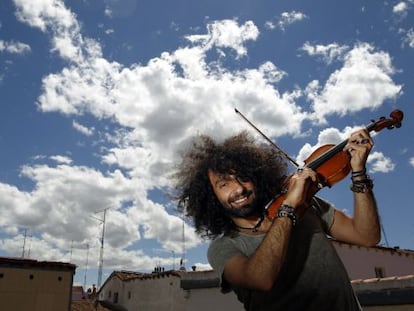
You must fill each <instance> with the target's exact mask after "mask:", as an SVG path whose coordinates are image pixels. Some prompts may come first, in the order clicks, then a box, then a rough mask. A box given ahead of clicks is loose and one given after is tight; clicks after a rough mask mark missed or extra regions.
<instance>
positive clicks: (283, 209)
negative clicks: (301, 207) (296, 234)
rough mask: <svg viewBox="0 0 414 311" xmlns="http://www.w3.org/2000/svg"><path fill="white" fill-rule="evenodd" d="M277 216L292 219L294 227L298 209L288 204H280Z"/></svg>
mask: <svg viewBox="0 0 414 311" xmlns="http://www.w3.org/2000/svg"><path fill="white" fill-rule="evenodd" d="M277 217H287V218H289V219H290V220H291V221H292V226H293V227H294V226H295V225H296V218H297V217H296V210H295V209H294V208H293V207H291V206H289V205H287V204H282V205H280V207H279V209H278V210H277Z"/></svg>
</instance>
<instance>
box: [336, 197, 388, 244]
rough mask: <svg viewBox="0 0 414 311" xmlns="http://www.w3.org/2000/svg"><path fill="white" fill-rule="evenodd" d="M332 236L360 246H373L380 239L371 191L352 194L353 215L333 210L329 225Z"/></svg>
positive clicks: (377, 217) (376, 213)
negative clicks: (330, 224) (332, 217)
mask: <svg viewBox="0 0 414 311" xmlns="http://www.w3.org/2000/svg"><path fill="white" fill-rule="evenodd" d="M331 234H332V236H333V237H334V238H336V239H338V240H340V241H344V242H348V243H352V244H357V245H361V246H368V247H369V246H374V245H376V244H378V243H379V241H380V240H381V231H380V221H379V216H378V211H377V204H376V201H375V197H374V194H373V193H372V191H367V192H365V193H355V194H354V215H353V217H349V216H347V215H346V214H345V213H343V212H342V211H339V210H335V216H334V222H333V224H332V227H331Z"/></svg>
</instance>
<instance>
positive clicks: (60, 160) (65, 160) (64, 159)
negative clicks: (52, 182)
mask: <svg viewBox="0 0 414 311" xmlns="http://www.w3.org/2000/svg"><path fill="white" fill-rule="evenodd" d="M50 158H51V159H52V160H54V161H56V162H57V163H60V164H68V165H69V164H71V163H72V159H71V158H69V157H66V156H61V155H55V156H51V157H50Z"/></svg>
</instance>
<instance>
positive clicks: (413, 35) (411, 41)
mask: <svg viewBox="0 0 414 311" xmlns="http://www.w3.org/2000/svg"><path fill="white" fill-rule="evenodd" d="M403 41H404V43H407V44H408V46H409V47H410V48H414V30H413V29H412V28H411V29H409V30H408V31H407V32H405V37H404V38H403Z"/></svg>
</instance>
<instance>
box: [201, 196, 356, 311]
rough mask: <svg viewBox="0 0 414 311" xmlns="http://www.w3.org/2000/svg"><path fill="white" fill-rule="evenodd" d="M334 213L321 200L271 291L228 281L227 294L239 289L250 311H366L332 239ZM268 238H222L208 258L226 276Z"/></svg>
mask: <svg viewBox="0 0 414 311" xmlns="http://www.w3.org/2000/svg"><path fill="white" fill-rule="evenodd" d="M334 213H335V209H334V207H333V206H332V205H331V204H329V203H327V202H326V201H323V200H321V199H319V198H315V200H314V206H313V208H310V209H309V210H308V211H307V212H306V214H305V215H304V217H303V218H302V219H301V220H300V221H299V222H298V223H297V224H296V226H295V228H294V229H293V231H292V234H291V238H290V241H289V247H288V251H287V254H286V259H285V263H284V264H283V266H282V268H281V270H280V274H279V276H278V278H277V281H276V282H275V285H274V286H273V288H272V289H271V290H270V291H267V292H264V291H258V290H249V289H245V288H239V287H234V286H233V287H232V286H231V285H230V284H229V283H227V282H226V280H225V279H222V288H223V291H228V290H233V291H234V292H235V293H236V295H237V297H238V299H239V300H240V301H241V302H242V303H243V304H244V307H245V309H246V310H254V311H259V310H283V311H287V310H301V311H302V310H315V311H323V310H327V311H328V310H329V311H342V310H344V311H345V310H347V311H354V310H361V307H360V305H359V303H358V301H357V299H356V297H355V294H354V292H353V290H352V286H351V283H350V280H349V277H348V274H347V272H346V270H345V267H344V265H343V263H342V261H341V260H340V258H339V256H338V254H337V253H336V251H335V249H334V247H333V245H332V243H331V242H330V241H329V239H328V238H327V234H328V232H329V228H330V227H331V225H332V223H333V218H334ZM264 236H265V234H263V235H248V234H243V233H236V234H235V235H234V236H221V237H219V238H217V239H215V240H213V241H212V242H211V244H210V247H209V249H208V254H207V256H208V260H209V262H210V264H211V266H212V267H213V269H215V270H216V271H217V272H218V273H219V274H220V275H221V276H222V275H223V271H224V266H225V265H226V263H227V261H228V260H229V259H231V258H233V257H234V256H240V255H242V256H246V257H249V256H251V255H252V254H253V253H254V252H255V250H256V249H257V247H258V246H259V245H260V243H261V242H262V240H263V238H264ZM269 260H271V258H269Z"/></svg>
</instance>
